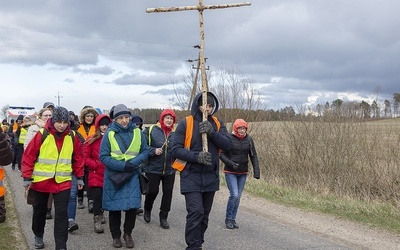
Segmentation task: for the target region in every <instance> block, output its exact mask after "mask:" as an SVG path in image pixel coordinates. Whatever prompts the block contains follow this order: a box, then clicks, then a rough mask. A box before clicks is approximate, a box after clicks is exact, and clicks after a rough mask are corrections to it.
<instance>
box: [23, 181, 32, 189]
mask: <svg viewBox="0 0 400 250" xmlns="http://www.w3.org/2000/svg"><path fill="white" fill-rule="evenodd" d="M31 183H32V181H25V180H24V184H23V185H24V187H25V188H26V187H29V186H30V185H31Z"/></svg>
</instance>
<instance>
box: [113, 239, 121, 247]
mask: <svg viewBox="0 0 400 250" xmlns="http://www.w3.org/2000/svg"><path fill="white" fill-rule="evenodd" d="M112 246H113V247H114V248H121V247H122V241H121V239H119V238H118V239H113V244H112Z"/></svg>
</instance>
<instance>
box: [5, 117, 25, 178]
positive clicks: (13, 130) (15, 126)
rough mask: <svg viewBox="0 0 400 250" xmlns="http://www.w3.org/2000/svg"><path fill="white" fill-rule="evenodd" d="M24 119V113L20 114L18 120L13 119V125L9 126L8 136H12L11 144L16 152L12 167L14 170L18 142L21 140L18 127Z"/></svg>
mask: <svg viewBox="0 0 400 250" xmlns="http://www.w3.org/2000/svg"><path fill="white" fill-rule="evenodd" d="M23 119H24V116H23V115H19V116H18V117H17V120H15V122H13V120H11V125H10V127H9V128H8V136H9V137H10V141H11V146H12V149H13V152H14V159H13V161H12V165H11V168H12V170H15V165H17V152H18V147H17V145H18V142H19V138H18V136H17V130H18V128H20V127H21V124H22V121H23Z"/></svg>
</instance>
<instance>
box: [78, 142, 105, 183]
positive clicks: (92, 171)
mask: <svg viewBox="0 0 400 250" xmlns="http://www.w3.org/2000/svg"><path fill="white" fill-rule="evenodd" d="M91 137H93V136H89V137H88V139H90V138H91ZM101 138H102V137H100V138H98V139H97V140H95V141H94V142H93V143H92V144H89V143H87V141H86V142H85V144H84V145H83V156H84V158H85V166H86V167H88V168H89V177H88V187H89V188H92V187H103V180H104V168H105V167H104V164H103V163H101V161H100V160H99V152H100V143H101Z"/></svg>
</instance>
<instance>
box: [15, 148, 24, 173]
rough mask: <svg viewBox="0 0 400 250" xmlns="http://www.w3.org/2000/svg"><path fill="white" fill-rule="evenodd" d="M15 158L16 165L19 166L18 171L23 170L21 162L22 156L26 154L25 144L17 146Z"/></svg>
mask: <svg viewBox="0 0 400 250" xmlns="http://www.w3.org/2000/svg"><path fill="white" fill-rule="evenodd" d="M15 151H16V152H15V158H16V161H17V162H16V163H17V165H18V169H19V170H21V162H22V155H23V154H24V144H20V143H18V144H17V145H16V146H15Z"/></svg>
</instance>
